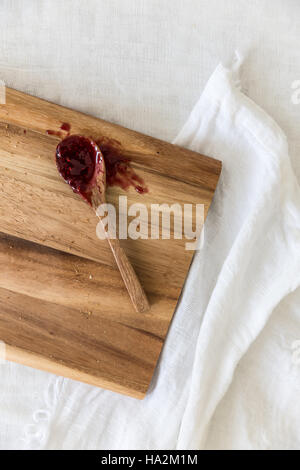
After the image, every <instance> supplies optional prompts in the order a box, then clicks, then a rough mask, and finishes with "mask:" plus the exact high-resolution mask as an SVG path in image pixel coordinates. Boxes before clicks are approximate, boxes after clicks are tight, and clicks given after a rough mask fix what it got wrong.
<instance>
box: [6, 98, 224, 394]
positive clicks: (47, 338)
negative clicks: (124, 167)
mask: <svg viewBox="0 0 300 470" xmlns="http://www.w3.org/2000/svg"><path fill="white" fill-rule="evenodd" d="M63 122H67V123H70V125H71V132H72V133H76V134H82V135H86V136H92V137H93V138H94V139H96V140H97V139H98V138H101V137H103V136H105V137H108V138H110V139H116V140H118V141H119V142H120V143H121V145H122V149H123V150H122V151H123V153H124V155H126V156H127V157H129V158H130V159H131V161H132V166H133V167H134V169H135V171H136V172H137V174H138V175H139V176H141V177H142V178H143V179H144V181H145V183H146V184H147V186H148V188H149V192H148V193H147V194H142V195H141V194H138V193H137V192H136V191H134V190H133V189H130V190H128V191H127V192H126V193H125V192H124V191H123V190H121V189H120V188H118V187H114V186H113V187H110V188H108V191H107V201H108V202H111V203H114V204H117V200H118V196H119V195H124V194H126V195H127V196H128V205H130V204H132V203H135V202H136V203H144V204H146V205H147V206H148V207H149V206H150V204H151V203H157V204H161V203H167V204H173V203H176V202H178V203H180V204H183V203H190V204H197V203H198V204H199V203H203V204H204V206H205V215H206V213H207V210H208V208H209V205H210V203H211V200H212V197H213V194H214V191H215V188H216V185H217V182H218V178H219V174H220V171H221V163H220V162H219V161H217V160H214V159H211V158H208V157H205V156H203V155H200V154H197V153H195V152H191V151H189V150H186V149H183V148H180V147H177V146H174V145H171V144H168V143H166V142H162V141H160V140H157V139H154V138H152V137H148V136H145V135H142V134H139V133H137V132H134V131H131V130H128V129H125V128H123V127H120V126H118V125H115V124H111V123H108V122H105V121H103V120H100V119H96V118H93V117H91V116H87V115H84V114H81V113H79V112H76V111H73V110H70V109H66V108H63V107H61V106H58V105H55V104H52V103H49V102H46V101H44V100H41V99H38V98H35V97H32V96H29V95H26V94H24V93H21V92H18V91H15V90H12V89H7V92H6V104H3V105H0V191H1V198H0V260H1V273H0V301H1V309H0V340H2V341H4V342H5V343H6V357H7V359H8V360H12V361H16V362H20V363H22V364H25V365H28V366H32V367H35V368H38V369H43V370H47V371H50V372H53V373H55V374H58V375H63V376H66V377H70V378H72V379H76V380H80V381H83V382H87V383H90V384H93V385H97V386H100V387H104V388H108V389H110V390H113V391H116V392H120V393H124V394H127V395H131V396H133V397H136V398H143V397H144V395H145V393H146V391H147V388H148V386H149V384H150V381H151V377H152V375H153V372H154V369H155V365H156V363H157V360H158V357H159V354H160V352H161V349H162V346H163V342H164V340H165V337H166V334H167V331H168V328H169V325H170V322H171V319H172V316H173V313H174V310H175V307H176V304H177V301H178V298H179V295H180V292H181V290H182V287H183V284H184V280H185V278H186V275H187V272H188V269H189V266H190V263H191V260H192V256H193V252H192V251H187V250H186V249H185V243H186V240H185V239H183V240H174V239H172V238H171V239H170V240H162V239H159V240H151V239H148V240H141V239H138V240H131V239H128V240H122V242H121V243H122V245H123V247H124V249H125V251H126V253H127V255H128V257H129V259H130V260H131V262H132V264H133V266H134V269H135V270H136V272H137V274H138V276H139V279H140V281H141V283H142V285H143V287H144V289H145V291H146V293H147V296H148V298H149V301H150V303H151V310H150V312H149V313H147V314H138V313H136V312H135V311H134V309H133V306H132V304H131V302H130V299H129V297H128V294H127V291H126V289H125V287H124V285H123V282H122V279H121V276H120V274H119V271H118V269H117V267H116V264H115V261H114V259H113V256H112V254H111V252H110V249H109V246H108V243H107V241H105V240H103V241H102V240H99V239H98V238H97V236H96V230H95V228H96V223H97V218H96V217H95V215H94V213H93V211H92V209H89V207H88V206H87V205H86V204H85V203H84V202H83V201H82V200H81V199H80V197H79V196H77V195H76V194H74V193H73V192H72V191H71V189H70V187H69V186H68V185H67V184H66V183H64V182H63V180H62V178H61V177H60V175H59V174H58V172H57V169H56V165H55V159H54V154H55V148H56V145H57V143H58V142H59V140H60V139H59V137H57V136H55V135H47V132H46V131H47V130H48V129H54V130H58V129H59V128H60V126H61V124H62V123H63ZM65 208H67V210H65ZM203 281H204V282H205V280H203Z"/></svg>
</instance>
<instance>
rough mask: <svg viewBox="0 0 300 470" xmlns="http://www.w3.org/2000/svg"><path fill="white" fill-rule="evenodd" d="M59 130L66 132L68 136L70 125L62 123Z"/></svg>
mask: <svg viewBox="0 0 300 470" xmlns="http://www.w3.org/2000/svg"><path fill="white" fill-rule="evenodd" d="M60 128H61V130H62V131H66V132H68V134H69V133H70V130H71V125H70V124H69V123H68V122H63V123H62V125H61V126H60Z"/></svg>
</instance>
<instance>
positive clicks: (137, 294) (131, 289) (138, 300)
mask: <svg viewBox="0 0 300 470" xmlns="http://www.w3.org/2000/svg"><path fill="white" fill-rule="evenodd" d="M99 184H102V185H103V186H102V187H101V188H100V191H99ZM99 184H98V185H97V187H95V188H94V189H93V191H92V195H91V205H92V207H93V208H94V210H95V212H96V214H97V216H98V217H99V219H100V220H101V222H102V226H103V230H104V231H105V234H106V238H107V240H108V243H109V246H110V248H111V251H112V253H113V255H114V257H115V260H116V263H117V265H118V268H119V271H120V273H121V276H122V278H123V281H124V284H125V286H126V289H127V292H128V294H129V296H130V298H131V301H132V303H133V305H134V308H135V310H136V311H137V312H140V313H144V312H147V311H148V310H150V305H149V302H148V300H147V297H146V294H145V292H144V289H143V288H142V286H141V284H140V281H139V280H138V277H137V275H136V274H135V271H134V269H133V267H132V265H131V263H130V261H129V259H128V258H127V256H126V253H125V251H124V250H123V248H122V247H121V245H120V242H119V240H118V238H115V237H112V236H110V235H109V231H107V230H106V227H105V224H104V223H103V218H102V217H101V216H100V215H99V213H98V207H99V206H100V205H101V204H102V203H103V202H104V194H105V185H104V183H103V181H100V183H99Z"/></svg>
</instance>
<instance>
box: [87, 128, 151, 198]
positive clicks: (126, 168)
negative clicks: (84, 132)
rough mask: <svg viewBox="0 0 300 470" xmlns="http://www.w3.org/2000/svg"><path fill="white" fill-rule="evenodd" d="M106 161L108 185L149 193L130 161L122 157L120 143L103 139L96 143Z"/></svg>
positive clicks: (106, 138)
mask: <svg viewBox="0 0 300 470" xmlns="http://www.w3.org/2000/svg"><path fill="white" fill-rule="evenodd" d="M96 143H97V145H98V146H99V148H100V150H101V152H102V154H103V156H104V161H105V168H106V183H107V184H108V185H109V186H119V187H120V188H122V189H124V190H127V189H128V188H129V187H130V186H132V187H133V188H134V189H135V190H136V191H137V192H138V193H139V194H144V193H147V192H148V188H147V187H146V185H145V182H144V180H143V179H142V178H141V177H140V176H138V175H137V174H136V173H135V171H134V169H133V168H132V166H131V164H130V160H129V159H128V158H126V157H125V156H124V155H122V145H121V143H120V142H119V141H117V140H114V139H109V138H108V137H101V138H100V139H98V140H97V141H96Z"/></svg>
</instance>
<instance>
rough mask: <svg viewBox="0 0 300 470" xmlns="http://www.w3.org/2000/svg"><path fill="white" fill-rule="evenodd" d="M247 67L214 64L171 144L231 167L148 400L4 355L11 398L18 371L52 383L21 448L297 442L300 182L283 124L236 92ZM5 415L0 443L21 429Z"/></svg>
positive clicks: (35, 382) (39, 384)
mask: <svg viewBox="0 0 300 470" xmlns="http://www.w3.org/2000/svg"><path fill="white" fill-rule="evenodd" d="M238 69H239V62H238V61H237V62H236V63H235V64H234V65H233V66H232V67H231V68H225V67H224V66H222V65H220V66H219V67H218V68H217V69H216V71H215V72H214V74H213V75H212V77H211V79H210V80H209V82H208V84H207V86H206V88H205V90H204V92H203V94H202V96H201V98H200V100H199V102H198V103H197V105H196V106H195V108H194V110H193V112H192V114H191V116H190V118H189V120H188V122H187V123H186V125H185V126H184V128H183V129H182V131H181V132H180V134H179V136H178V137H177V139H176V141H175V143H177V144H180V145H183V146H186V147H190V148H192V149H194V150H196V151H199V152H201V153H204V154H207V155H211V156H214V157H216V158H219V159H221V160H222V162H223V170H222V174H221V179H220V183H219V185H218V188H217V191H216V194H215V198H214V201H213V204H212V206H211V209H210V212H209V215H208V218H207V220H206V224H205V240H204V246H203V248H202V249H201V251H200V252H198V253H197V254H196V256H195V258H194V261H193V264H192V268H191V270H190V273H189V276H188V280H187V282H186V286H185V289H184V293H183V296H182V299H181V302H180V305H179V306H178V309H177V311H176V314H175V317H174V320H173V322H172V325H171V329H170V331H169V334H168V337H167V341H166V343H165V346H164V349H163V354H162V356H161V359H160V362H159V365H158V367H157V370H156V372H155V376H154V378H153V381H152V384H151V387H150V391H149V393H148V395H147V397H146V398H145V399H144V400H143V401H137V400H135V399H132V398H128V397H124V396H120V395H118V394H115V393H113V392H109V391H104V390H101V389H97V388H95V387H91V386H88V385H84V384H80V383H78V382H74V381H71V380H69V379H64V378H61V377H56V376H52V375H50V374H47V373H43V372H39V371H34V370H31V369H28V368H23V367H22V366H17V365H13V364H9V363H6V364H4V365H2V366H1V376H2V384H3V387H1V390H0V399H1V402H2V403H4V404H5V400H8V395H7V393H6V390H7V389H6V385H5V384H6V383H7V382H8V381H9V380H10V378H15V380H16V383H15V388H14V387H13V384H12V383H10V388H9V389H10V392H11V391H12V390H16V391H17V390H19V384H18V383H17V379H16V377H19V378H20V379H21V380H26V381H28V380H29V381H30V382H31V383H29V384H28V383H27V390H29V391H30V390H33V389H34V388H35V387H36V388H37V392H38V390H41V389H44V390H45V396H44V397H37V396H35V397H34V398H35V403H36V404H35V405H34V400H32V398H31V399H30V397H29V396H28V405H27V411H26V413H27V417H28V425H26V427H25V428H24V429H23V430H21V432H20V429H19V435H20V439H19V440H15V442H13V443H11V447H12V448H18V447H20V446H21V445H23V446H24V447H25V448H33V449H38V448H42V449H54V448H59V449H76V448H77V449H128V448H129V449H138V448H142V449H166V448H171V449H173V448H178V449H191V448H192V449H198V448H262V449H264V448H300V433H299V422H300V408H299V406H297V403H298V401H299V391H300V360H299V356H300V354H298V349H300V346H299V340H300V312H299V297H300V296H299V289H298V290H296V288H297V286H298V285H299V284H300V269H299V268H300V209H299V208H300V189H299V186H298V183H297V181H296V178H295V176H294V174H293V171H292V169H291V165H290V160H289V155H288V146H287V141H286V138H285V136H284V134H283V132H282V131H281V130H280V128H279V127H278V126H277V125H276V123H275V122H274V121H273V120H272V119H271V118H270V117H269V116H268V115H267V114H266V113H265V112H264V111H262V110H261V109H260V108H259V107H258V106H256V105H255V103H253V102H252V101H251V100H250V99H248V98H247V97H246V96H245V95H244V94H243V93H242V92H241V91H240V89H239V88H240V85H239V76H238V75H239V74H238ZM15 368H17V369H19V376H18V375H16V373H15ZM23 370H26V371H30V372H28V374H24V373H23ZM24 386H25V384H24ZM23 400H24V395H23V396H17V395H16V397H15V402H16V409H18V406H21V403H22V406H23V421H24V405H23ZM1 420H2V421H3V423H2V426H1V427H0V432H1V433H2V434H0V445H1V441H2V439H1V435H2V436H3V437H4V433H10V432H11V433H12V434H14V435H16V430H17V428H18V427H19V423H18V417H17V416H16V419H15V420H11V416H10V415H9V414H8V415H7V416H5V414H4V415H3V413H2V415H1Z"/></svg>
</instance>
